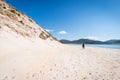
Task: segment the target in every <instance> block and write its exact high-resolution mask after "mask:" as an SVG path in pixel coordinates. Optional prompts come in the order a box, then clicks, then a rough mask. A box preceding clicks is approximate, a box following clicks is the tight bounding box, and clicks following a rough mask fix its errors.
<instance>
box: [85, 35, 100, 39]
mask: <svg viewBox="0 0 120 80" xmlns="http://www.w3.org/2000/svg"><path fill="white" fill-rule="evenodd" d="M84 38H85V39H92V40H99V39H98V38H97V37H95V36H87V37H84Z"/></svg>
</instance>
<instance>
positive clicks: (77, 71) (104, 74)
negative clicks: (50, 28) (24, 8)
mask: <svg viewBox="0 0 120 80" xmlns="http://www.w3.org/2000/svg"><path fill="white" fill-rule="evenodd" d="M0 80H120V50H117V49H107V48H97V47H87V46H86V48H85V49H82V48H81V46H72V45H65V44H61V43H60V42H59V41H58V40H57V39H56V38H54V37H53V36H52V35H51V34H49V33H48V32H47V31H45V30H44V29H42V27H40V26H39V25H38V24H36V22H34V21H33V20H32V19H31V18H29V17H27V16H26V15H25V14H23V13H21V12H19V11H17V10H16V9H14V8H13V7H11V6H10V5H8V4H7V3H6V2H4V0H1V1H0Z"/></svg>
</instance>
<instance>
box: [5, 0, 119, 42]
mask: <svg viewBox="0 0 120 80" xmlns="http://www.w3.org/2000/svg"><path fill="white" fill-rule="evenodd" d="M6 1H7V2H8V3H10V4H12V5H13V6H14V7H16V8H17V9H18V10H20V11H21V12H24V13H26V14H27V15H28V16H30V17H32V18H33V19H34V20H35V21H36V22H37V23H38V24H39V25H40V26H42V27H43V28H44V29H47V30H48V31H50V33H51V34H53V35H54V36H55V37H57V38H58V39H69V40H75V39H80V38H90V39H98V40H108V39H120V0H6Z"/></svg>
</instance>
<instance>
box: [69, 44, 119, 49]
mask: <svg viewBox="0 0 120 80" xmlns="http://www.w3.org/2000/svg"><path fill="white" fill-rule="evenodd" d="M71 45H76V46H81V44H71ZM85 46H93V47H103V48H112V49H120V44H85Z"/></svg>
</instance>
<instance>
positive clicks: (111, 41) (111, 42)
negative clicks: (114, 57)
mask: <svg viewBox="0 0 120 80" xmlns="http://www.w3.org/2000/svg"><path fill="white" fill-rule="evenodd" d="M105 43H110V44H118V43H119V44H120V40H117V39H112V40H107V41H105Z"/></svg>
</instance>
